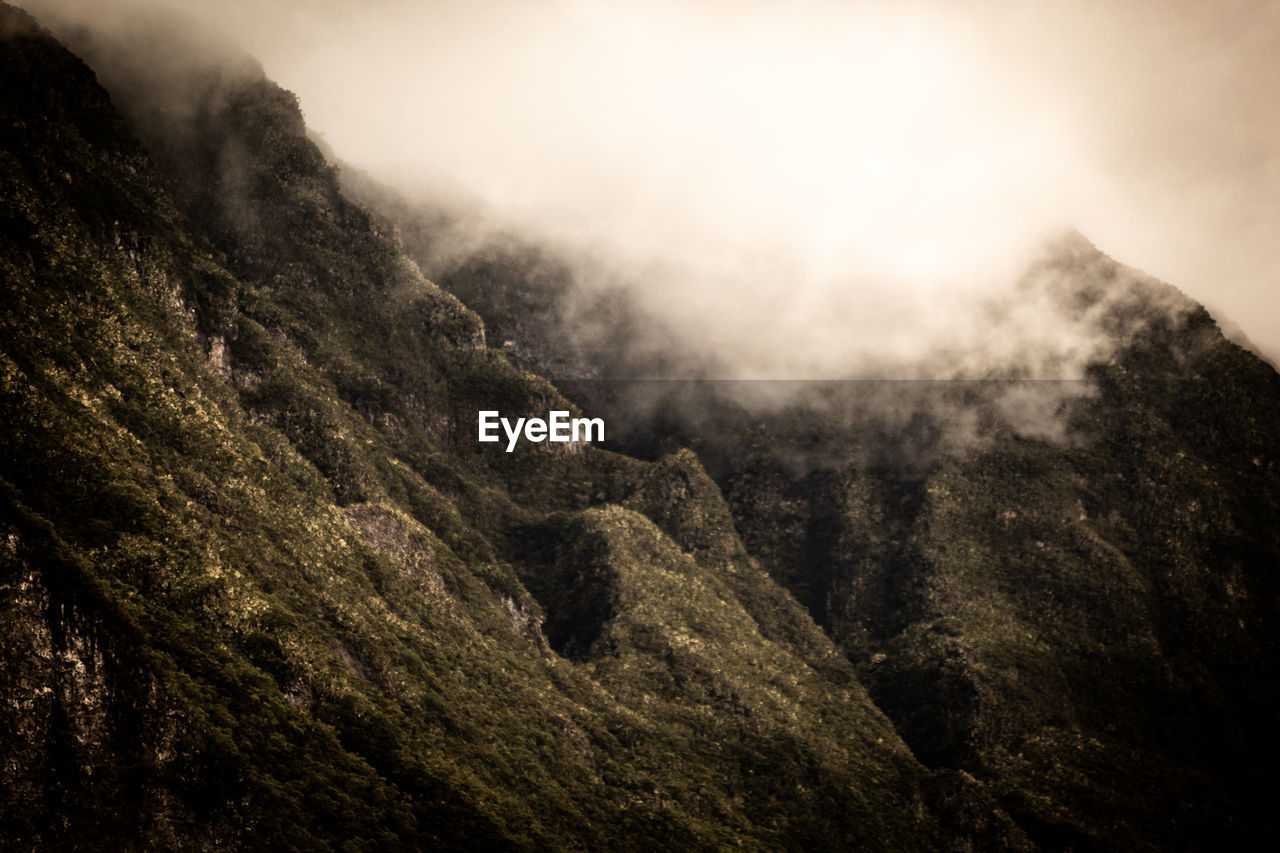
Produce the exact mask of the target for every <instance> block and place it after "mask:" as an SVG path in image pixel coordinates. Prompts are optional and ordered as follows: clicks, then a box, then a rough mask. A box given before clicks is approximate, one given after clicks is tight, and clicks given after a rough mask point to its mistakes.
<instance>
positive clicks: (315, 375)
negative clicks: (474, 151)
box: [0, 5, 1022, 850]
mask: <svg viewBox="0 0 1280 853" xmlns="http://www.w3.org/2000/svg"><path fill="white" fill-rule="evenodd" d="M147 26H148V25H147V24H145V23H144V22H137V23H136V27H137V28H138V29H139V33H137V34H139V35H141V36H142V40H141V41H140V42H138V43H135V44H132V45H129V46H128V47H127V49H126V50H124V51H117V50H116V48H118V47H119V45H115V46H114V47H113V45H112V44H111V43H109V42H96V41H95V40H94V39H95V37H94V36H92V35H91V34H88V33H83V32H80V33H76V32H73V31H68V33H67V35H68V37H70V38H71V39H72V40H73V41H75V43H76V45H77V49H78V50H80V51H81V52H82V53H83V54H84V55H85V56H86V57H88V58H89V59H90V61H91V62H94V63H95V64H96V65H97V66H98V67H99V69H100V73H101V74H102V77H103V79H104V81H105V82H106V83H107V84H108V85H109V86H111V87H112V89H113V97H114V98H115V100H116V102H117V103H119V104H121V105H122V109H123V111H124V114H125V116H126V117H127V120H128V123H127V125H126V123H125V122H124V121H122V119H121V117H120V116H119V115H118V114H117V112H116V110H115V108H114V107H113V105H112V101H111V99H109V98H108V96H107V94H106V92H105V91H104V90H103V89H101V88H99V86H98V84H97V82H96V81H95V78H94V74H93V73H92V72H91V71H90V70H89V69H88V68H87V67H86V66H85V65H84V64H83V63H82V62H81V61H80V60H78V59H77V58H76V57H75V56H73V55H72V54H71V53H69V52H67V51H66V50H65V49H64V48H62V47H61V46H60V45H59V44H58V43H57V42H56V41H55V40H54V39H53V38H52V37H51V36H49V35H48V34H47V33H46V32H44V31H42V30H40V29H39V28H38V27H37V26H36V25H35V24H34V22H32V21H31V20H30V18H29V17H27V16H26V15H25V14H23V13H21V12H18V11H16V10H14V9H12V8H10V7H8V6H4V5H0V39H2V41H3V44H2V45H0V47H2V49H0V93H2V94H0V99H2V100H0V103H2V105H3V108H2V109H0V170H2V171H0V216H3V217H4V222H3V226H2V227H0V265H2V267H0V270H2V274H0V286H2V287H3V294H2V298H3V302H2V303H0V304H2V306H3V307H2V308H0V371H2V376H3V384H2V389H3V390H2V391H0V411H2V412H3V416H2V417H3V421H2V422H3V430H2V431H0V436H2V438H0V441H2V442H3V449H2V453H0V466H2V467H0V488H2V490H3V498H2V506H3V510H2V513H3V514H2V516H0V518H2V519H3V521H0V525H2V526H3V533H4V545H3V557H2V558H0V565H2V567H3V568H0V590H2V593H0V608H3V615H2V616H0V625H2V626H3V628H0V638H2V640H0V658H2V660H0V696H2V697H3V701H2V702H0V768H2V769H0V773H2V774H3V788H4V796H3V798H0V801H2V802H3V806H0V846H3V847H6V848H11V849H23V850H25V849H33V848H35V849H38V848H59V849H61V848H79V849H107V848H120V847H124V848H127V849H133V848H141V849H215V848H216V849H224V848H233V849H234V848H239V847H250V848H271V849H300V848H305V849H335V848H342V849H378V850H388V849H424V848H425V849H435V848H465V849H477V848H483V849H489V848H492V849H653V848H654V847H656V846H658V845H660V844H665V845H670V846H675V847H678V848H681V849H713V848H721V847H726V846H740V847H744V848H748V849H753V848H754V849H777V848H779V847H782V848H804V849H814V848H819V847H837V848H848V847H870V848H875V849H905V850H911V849H921V848H925V847H930V846H935V845H939V844H946V845H955V846H960V847H963V846H964V845H967V844H969V843H971V842H972V841H973V839H975V838H976V839H980V840H981V843H983V844H986V845H1004V844H1009V845H1013V846H1018V845H1019V844H1021V843H1022V836H1021V833H1020V832H1019V831H1018V830H1017V829H1016V827H1013V826H1012V825H1011V824H1010V823H1009V822H1008V821H1007V819H1005V818H1003V817H1002V815H1001V814H1000V813H998V812H997V811H995V810H993V809H992V808H991V807H990V806H989V804H987V802H986V800H985V799H984V796H983V794H982V793H981V791H979V790H978V789H977V787H976V786H975V785H974V784H972V783H970V782H967V781H966V780H965V779H964V778H962V777H960V776H949V775H945V774H944V775H942V776H938V777H936V778H935V777H933V776H931V775H930V774H929V773H928V771H927V770H926V769H925V768H923V767H922V766H921V765H920V764H919V763H918V762H917V761H916V760H915V759H914V757H913V756H912V755H911V753H910V751H909V750H908V749H907V747H906V745H905V744H904V743H903V741H902V740H901V739H900V738H899V737H898V736H897V734H896V733H895V731H894V729H893V727H892V725H891V724H890V723H889V721H888V720H887V719H886V718H885V717H884V715H883V714H881V713H880V712H879V711H878V710H877V709H876V708H875V706H874V705H873V704H872V702H871V700H870V698H869V697H868V695H867V693H866V691H865V690H864V689H863V687H862V686H861V685H860V683H859V682H858V680H857V677H856V675H855V673H854V669H853V666H852V664H851V663H850V662H849V661H848V660H847V659H846V658H845V656H844V655H842V654H840V653H839V651H838V650H837V649H836V648H835V647H834V645H833V644H832V643H831V642H830V640H829V639H828V638H827V637H826V636H825V635H824V634H823V633H822V632H821V631H820V630H819V629H818V628H817V627H816V625H815V624H814V623H813V621H812V619H811V618H810V617H809V616H808V614H806V613H805V612H804V611H803V609H802V608H800V607H799V606H798V605H797V604H796V603H795V602H794V600H793V599H792V598H791V597H790V596H789V595H788V594H787V593H786V592H784V591H783V590H782V589H781V588H780V587H779V586H777V585H776V584H775V583H774V582H773V581H772V580H770V579H769V577H768V576H767V575H765V574H764V573H763V572H762V571H761V570H760V568H759V567H758V565H757V564H756V563H755V561H754V560H753V559H752V558H751V557H749V556H748V555H747V553H746V551H745V550H744V549H743V547H742V545H741V543H740V542H739V541H738V539H737V537H736V534H735V533H734V532H733V525H732V523H731V521H730V517H729V511H728V508H727V506H726V504H725V503H724V501H723V499H722V497H721V495H720V492H719V490H718V488H717V487H716V486H715V484H714V483H713V482H711V480H710V479H709V478H708V477H707V476H706V474H705V472H703V470H702V468H701V466H700V465H699V463H698V462H697V459H696V457H694V456H693V455H692V454H688V453H685V454H681V455H678V456H674V457H671V458H668V459H665V460H661V461H658V462H642V461H638V460H635V459H630V458H627V457H623V456H618V455H616V454H612V453H609V452H606V451H603V450H600V449H597V448H593V447H590V446H574V447H570V448H569V449H568V450H565V451H560V450H558V449H551V448H550V446H549V445H538V446H533V445H525V446H522V447H521V448H520V449H519V450H518V451H517V452H515V453H512V454H507V453H504V452H502V449H501V448H499V447H496V446H493V445H479V444H477V443H476V442H475V441H474V429H475V421H474V417H475V414H474V413H475V411H476V410H477V409H479V408H495V409H499V410H501V411H503V412H504V414H510V415H518V414H520V415H524V414H534V413H540V412H545V411H546V410H547V409H549V408H560V407H563V408H572V406H570V404H568V403H567V402H565V401H564V400H563V399H562V398H561V397H560V396H559V395H558V393H557V392H556V390H555V389H554V388H553V387H552V386H551V385H549V384H548V383H547V382H546V381H544V380H542V379H539V378H538V377H536V376H533V375H531V374H528V373H522V372H520V371H518V370H516V369H514V368H513V367H511V366H510V365H509V364H508V362H507V361H506V359H505V357H503V356H502V355H501V354H498V353H495V352H493V351H491V350H489V349H486V347H485V346H484V335H483V327H482V324H481V322H480V320H479V318H478V317H477V316H476V315H475V314H473V313H471V312H470V311H468V310H467V309H466V308H464V307H463V306H462V305H461V304H460V303H459V302H458V301H457V300H456V299H455V298H453V297H452V296H449V295H448V294H446V293H444V292H442V291H441V290H439V289H438V288H436V287H435V286H434V285H432V284H431V283H429V282H427V281H426V280H425V279H423V278H422V276H421V275H420V273H419V272H418V270H417V267H416V266H415V265H414V264H413V263H412V262H411V261H409V260H408V259H407V258H405V257H404V256H402V255H401V254H400V252H399V250H398V249H397V247H396V245H395V244H394V243H393V242H391V241H390V240H389V239H388V237H387V236H386V234H385V233H384V231H383V229H382V228H381V227H380V226H379V225H378V223H377V222H376V221H375V220H374V219H372V218H371V217H370V216H369V214H368V213H367V212H365V211H364V210H363V209H362V208H360V207H358V206H356V205H354V204H352V203H350V202H348V201H347V200H346V199H345V198H344V197H343V195H342V194H341V192H340V191H339V188H338V185H337V180H336V176H335V173H334V171H333V169H332V168H331V167H330V166H328V165H327V164H326V163H325V161H324V159H323V157H322V156H321V155H320V153H319V152H318V151H317V149H316V148H315V147H314V146H313V145H312V144H311V143H310V142H309V141H308V140H307V139H306V137H305V133H304V130H305V129H304V126H303V123H302V119H301V114H300V112H299V110H298V107H297V104H296V102H295V101H294V99H293V98H292V96H290V95H289V94H288V93H286V92H283V91H282V90H280V89H279V88H277V87H275V86H274V85H272V84H271V83H270V82H269V81H267V80H266V79H265V78H263V77H262V75H261V72H260V70H258V69H257V68H256V67H255V66H253V65H252V63H245V62H232V63H226V62H224V61H221V60H219V61H217V62H213V61H204V60H202V59H201V58H200V54H199V52H198V51H195V50H192V51H184V50H183V49H182V46H181V43H180V42H179V43H178V44H177V46H176V47H175V39H180V34H175V33H174V32H173V31H172V30H169V29H165V30H164V31H163V32H162V35H163V38H160V39H158V40H157V39H156V38H155V36H156V33H154V32H152V33H148V32H146V30H145V28H146V27H147ZM146 45H153V46H154V45H163V46H164V47H165V50H164V52H163V55H155V54H150V53H147V52H146V51H145V50H144V49H142V48H144V47H145V46H146ZM166 62H168V63H170V64H165V63H166ZM142 69H145V73H142ZM146 81H161V82H163V83H164V85H165V87H166V88H164V90H163V91H164V92H165V93H167V96H166V97H163V98H161V97H150V98H148V97H143V96H142V95H143V93H142V92H141V90H139V89H137V88H135V87H136V86H139V85H142V84H143V83H145V82H146ZM148 92H150V94H152V95H155V94H156V92H155V91H154V90H148ZM135 133H136V134H137V135H138V136H139V137H141V139H142V144H139V142H137V141H135V137H134V134H135ZM144 146H145V148H144ZM584 608H585V610H584ZM544 623H545V630H544ZM939 816H940V817H939Z"/></svg>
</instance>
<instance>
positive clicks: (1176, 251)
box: [24, 0, 1280, 360]
mask: <svg viewBox="0 0 1280 853" xmlns="http://www.w3.org/2000/svg"><path fill="white" fill-rule="evenodd" d="M24 5H26V6H27V7H28V8H30V9H32V10H33V11H34V12H36V13H37V14H39V3H38V2H36V0H29V2H27V3H24ZM61 5H63V6H66V5H68V0H61ZM69 5H72V6H76V7H78V8H80V9H81V10H82V12H83V13H84V15H85V16H86V17H88V18H90V19H92V18H94V17H97V16H101V15H105V14H108V12H104V11H103V10H110V9H113V8H117V7H119V8H124V6H123V4H122V3H119V2H115V3H113V2H93V3H89V2H82V3H76V2H74V0H71V2H70V3H69ZM170 5H174V6H178V7H181V8H182V9H184V10H186V11H188V12H189V13H191V14H193V15H194V16H196V17H198V18H200V19H202V20H205V21H208V22H210V23H211V24H213V25H215V26H217V27H218V28H220V29H221V30H222V31H224V32H225V33H227V34H228V35H230V36H231V37H232V38H233V39H234V40H236V41H237V42H239V43H240V44H242V45H243V46H244V47H245V49H246V50H248V51H249V52H250V53H252V54H254V55H255V56H257V57H258V58H259V59H260V60H261V61H262V63H263V65H264V66H265V68H266V71H267V73H268V74H269V75H270V76H271V77H272V78H274V79H275V80H277V81H278V82H279V83H281V84H282V85H283V86H285V87H286V88H289V89H291V90H293V91H294V92H296V93H297V94H298V96H299V97H300V99H301V103H302V106H303V110H304V112H305V114H306V117H307V121H308V124H309V125H310V126H311V127H312V128H313V129H315V130H316V131H318V132H319V133H321V134H322V135H323V136H324V138H325V140H326V142H327V143H328V144H329V145H330V146H331V147H332V149H333V150H334V151H335V152H336V154H337V155H338V156H339V157H341V158H343V159H344V160H346V161H349V162H351V163H353V164H355V165H357V166H360V167H363V168H366V169H368V170H369V171H371V172H373V173H374V174H375V175H377V176H380V177H382V178H383V179H384V180H386V181H388V182H389V183H392V184H393V185H395V186H397V187H398V188H400V189H401V190H402V191H405V192H406V193H407V194H409V195H414V194H420V195H426V196H441V195H443V194H447V193H453V192H456V193H458V194H460V195H463V196H466V197H469V198H472V199H475V200H478V201H479V202H481V203H482V204H484V205H486V206H487V207H488V208H489V209H491V210H492V211H493V212H494V214H495V216H496V217H498V218H500V219H502V220H503V221H505V222H509V223H512V224H514V225H515V226H516V227H518V228H521V229H525V230H527V231H528V232H529V233H530V235H532V236H535V237H541V238H546V239H552V240H555V241H558V242H559V243H561V244H563V245H567V246H570V247H574V248H576V249H579V250H581V251H583V252H586V253H591V254H593V255H594V256H596V257H603V258H605V259H607V261H608V262H610V263H613V264H615V265H616V266H617V267H618V268H619V269H621V270H623V271H624V274H625V275H628V276H631V277H633V278H634V279H635V280H636V281H638V282H643V283H642V284H641V285H639V286H641V287H642V288H644V290H645V293H646V294H647V296H646V298H647V299H648V300H649V301H650V302H651V303H652V304H654V305H658V306H661V305H663V304H670V303H673V302H678V303H679V305H680V310H679V311H678V312H673V315H674V314H678V315H679V316H681V317H685V318H688V317H694V318H697V322H690V328H698V329H705V330H706V335H707V337H708V338H709V340H710V341H711V345H713V346H724V347H727V348H730V349H731V348H732V346H733V341H734V340H735V339H739V338H748V337H749V338H753V339H754V338H767V337H769V335H770V334H771V332H774V331H777V332H779V333H780V334H781V335H782V336H783V337H779V338H778V340H773V341H771V342H770V343H769V346H770V347H774V346H777V345H778V342H779V341H780V340H783V339H786V340H791V339H794V338H795V337H796V335H797V334H798V333H799V332H800V330H806V329H808V330H811V331H812V333H813V334H811V335H809V336H808V337H809V338H810V339H811V341H812V342H814V343H815V345H816V346H828V345H829V343H830V341H833V340H836V339H840V338H847V337H850V336H862V338H863V339H864V340H866V341H867V342H868V346H874V347H876V348H879V349H882V350H893V349H894V348H895V347H897V346H901V348H902V350H903V353H904V355H906V354H909V353H910V352H911V351H912V349H913V348H914V347H916V346H917V345H918V344H917V343H916V339H917V338H919V337H920V336H921V335H924V336H928V335H930V334H933V333H934V331H936V330H938V329H940V328H943V327H945V326H946V324H947V323H948V322H949V321H950V316H951V315H950V313H949V312H950V311H951V308H950V306H951V305H952V303H953V302H954V301H955V300H956V299H957V298H958V296H957V295H959V297H963V296H964V295H965V294H972V293H984V292H988V291H989V290H991V289H992V288H998V287H999V286H1000V285H999V284H998V282H1000V281H1003V280H1004V279H1006V278H1009V277H1011V276H1012V274H1013V271H1014V270H1015V269H1016V268H1017V266H1018V265H1019V264H1021V263H1022V262H1023V261H1024V259H1025V257H1026V256H1027V253H1028V252H1029V251H1030V250H1031V248H1032V247H1033V246H1034V245H1036V243H1037V241H1038V240H1040V239H1041V237H1042V236H1044V235H1046V234H1049V233H1053V232H1055V231H1058V230H1061V229H1063V228H1068V227H1074V228H1076V229H1078V230H1079V231H1080V232H1081V233H1083V234H1084V235H1085V236H1086V237H1088V238H1089V239H1091V240H1092V241H1093V242H1094V243H1095V244H1097V245H1098V246H1099V247H1100V248H1101V249H1103V250H1104V251H1106V252H1108V253H1109V254H1111V255H1112V256H1114V257H1115V258H1117V259H1118V260H1120V261H1122V262H1124V263H1126V264H1129V265H1131V266H1134V267H1138V268H1140V269H1142V270H1145V271H1146V272H1149V273H1151V274H1152V275H1155V276H1156V277H1158V278H1161V279H1163V280H1165V281H1168V282H1169V283H1171V284H1174V285H1175V286H1177V287H1179V288H1181V289H1182V290H1183V291H1185V292H1186V293H1187V294H1189V295H1190V296H1192V297H1193V298H1195V299H1197V300H1199V301H1201V302H1203V303H1205V304H1206V305H1207V306H1208V307H1209V308H1210V310H1211V311H1212V312H1213V313H1214V314H1215V316H1216V317H1218V318H1220V320H1223V321H1225V322H1224V325H1227V324H1235V325H1238V326H1239V327H1240V328H1241V329H1242V330H1243V331H1244V333H1245V334H1247V335H1248V337H1249V338H1251V339H1252V340H1253V342H1254V343H1255V344H1256V345H1257V346H1258V347H1259V348H1260V349H1261V350H1262V351H1263V352H1264V353H1267V354H1268V355H1270V356H1271V357H1272V358H1273V360H1274V358H1275V357H1276V356H1277V355H1280V310H1277V307H1278V300H1277V287H1278V286H1280V3H1277V2H1263V0H1213V2H1161V3H1152V2H1140V0H1127V2H1126V0H1108V2H1093V3H1090V2H1084V0H1075V2H1068V1H1067V0H1049V1H1048V2H1022V3H1017V2H1012V0H968V2H943V0H934V1H933V2H928V1H927V0H920V2H840V0H812V2H801V0H796V2H772V3H771V2H760V0H754V2H753V0H734V1H733V2H730V0H723V1H722V0H611V2H602V0H595V2H588V0H445V1H444V2H441V0H366V2H361V3H349V2H338V1H337V0H319V1H318V2H314V1H313V2H304V1H303V0H216V2H215V1H214V0H207V2H206V0H191V1H190V2H181V3H180V2H176V0H174V2H171V3H170ZM729 303H734V305H735V307H734V308H733V309H732V310H726V305H727V304H729ZM747 304H750V305H754V306H758V310H756V311H755V313H752V311H750V310H748V309H746V308H744V307H742V306H745V305H747ZM908 317H909V318H913V319H912V320H911V321H910V322H908V321H906V320H903V318H908ZM717 318H718V319H717ZM914 318H919V319H918V320H917V319H914ZM704 321H705V322H704ZM899 321H902V324H905V326H903V328H906V326H911V328H909V329H907V330H905V331H901V333H900V334H899V332H897V331H893V332H892V333H889V332H886V331H885V330H886V329H892V330H897V329H899V325H900V324H899ZM912 324H914V325H912ZM899 338H901V340H899Z"/></svg>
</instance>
